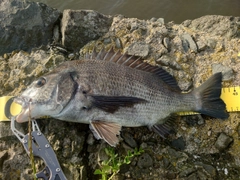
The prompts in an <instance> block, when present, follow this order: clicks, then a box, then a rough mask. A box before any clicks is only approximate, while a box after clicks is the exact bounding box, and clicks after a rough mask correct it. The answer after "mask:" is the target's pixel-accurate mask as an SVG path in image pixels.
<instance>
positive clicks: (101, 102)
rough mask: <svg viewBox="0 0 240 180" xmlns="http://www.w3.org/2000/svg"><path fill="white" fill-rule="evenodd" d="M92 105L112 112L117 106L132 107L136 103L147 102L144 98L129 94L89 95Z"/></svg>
mask: <svg viewBox="0 0 240 180" xmlns="http://www.w3.org/2000/svg"><path fill="white" fill-rule="evenodd" d="M91 97H92V104H93V106H95V107H97V108H99V109H102V110H104V111H106V112H109V113H114V112H115V111H116V110H118V109H119V107H132V106H133V105H134V104H137V103H144V102H147V101H146V100H145V99H141V98H137V97H129V96H101V95H91Z"/></svg>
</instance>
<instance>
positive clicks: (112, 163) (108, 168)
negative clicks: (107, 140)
mask: <svg viewBox="0 0 240 180" xmlns="http://www.w3.org/2000/svg"><path fill="white" fill-rule="evenodd" d="M104 150H105V153H106V154H107V155H108V156H109V159H108V160H105V161H102V163H101V167H100V169H96V170H95V171H94V174H96V175H101V176H102V180H111V179H112V178H113V177H114V176H115V175H116V174H117V173H118V172H119V171H120V167H121V165H123V164H130V163H131V159H132V158H133V157H134V156H138V155H140V154H141V153H143V152H144V150H142V149H141V148H140V149H137V148H135V149H134V151H128V152H127V155H126V156H124V157H119V156H118V154H116V153H115V150H114V148H112V147H109V148H105V149H104Z"/></svg>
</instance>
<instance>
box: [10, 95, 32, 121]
mask: <svg viewBox="0 0 240 180" xmlns="http://www.w3.org/2000/svg"><path fill="white" fill-rule="evenodd" d="M14 102H15V103H17V104H19V105H21V106H22V111H21V112H20V113H19V114H18V115H17V116H16V118H15V119H16V121H17V122H18V123H23V122H27V121H28V120H29V118H32V117H31V114H30V113H31V112H30V111H31V109H32V105H33V104H32V102H31V99H29V98H27V97H16V98H14Z"/></svg>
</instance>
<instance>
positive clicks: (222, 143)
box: [215, 133, 233, 151]
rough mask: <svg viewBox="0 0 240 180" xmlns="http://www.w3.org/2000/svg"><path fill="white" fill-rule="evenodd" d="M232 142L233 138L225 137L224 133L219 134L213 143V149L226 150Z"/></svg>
mask: <svg viewBox="0 0 240 180" xmlns="http://www.w3.org/2000/svg"><path fill="white" fill-rule="evenodd" d="M232 142H233V138H232V137H230V136H228V135H226V134H225V133H221V134H220V135H219V136H218V138H217V141H216V142H215V147H216V148H217V149H218V150H219V151H222V150H224V149H226V148H228V146H229V145H230V144H231V143H232Z"/></svg>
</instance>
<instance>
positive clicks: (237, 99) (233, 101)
mask: <svg viewBox="0 0 240 180" xmlns="http://www.w3.org/2000/svg"><path fill="white" fill-rule="evenodd" d="M13 98H14V96H4V97H0V121H9V120H10V117H11V116H16V115H17V114H19V113H20V112H21V109H22V108H21V106H20V105H19V104H16V103H15V102H13ZM221 98H222V100H223V101H224V102H225V103H226V106H227V107H226V108H227V111H228V112H237V111H240V86H238V87H229V88H222V94H221ZM178 114H179V115H191V114H198V113H196V112H180V113H178Z"/></svg>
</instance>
